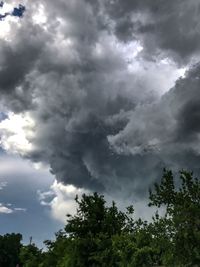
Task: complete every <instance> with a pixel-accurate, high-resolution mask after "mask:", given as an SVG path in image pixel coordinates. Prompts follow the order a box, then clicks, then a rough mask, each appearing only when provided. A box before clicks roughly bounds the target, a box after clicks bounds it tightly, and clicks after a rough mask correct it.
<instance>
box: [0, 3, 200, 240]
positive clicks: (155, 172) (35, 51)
mask: <svg viewBox="0 0 200 267" xmlns="http://www.w3.org/2000/svg"><path fill="white" fill-rule="evenodd" d="M19 4H22V5H24V6H25V7H26V11H25V12H24V15H23V17H18V16H13V15H12V10H13V8H14V7H18V6H19ZM6 12H11V13H9V14H11V15H8V16H6V17H5V18H2V19H1V20H0V94H1V98H0V233H1V234H3V233H6V232H12V231H15V232H16V231H17V232H18V231H19V232H21V233H23V235H24V237H25V241H26V240H28V237H29V236H33V240H34V241H35V242H37V243H38V244H41V242H42V240H44V239H47V238H51V237H52V236H53V234H54V232H55V231H57V230H58V229H59V228H60V227H62V226H63V223H64V222H65V214H66V213H68V212H73V211H74V209H75V207H74V201H73V199H74V196H75V195H76V194H82V193H83V192H87V193H89V192H92V191H98V192H101V193H102V194H104V195H105V196H106V198H107V199H108V200H110V199H115V200H116V201H117V202H118V203H119V206H120V207H124V206H125V205H126V204H127V203H130V202H134V203H136V204H135V205H136V207H137V214H140V215H144V216H145V214H144V213H145V212H144V209H143V207H144V203H146V202H145V201H146V197H147V192H148V188H149V187H150V186H152V184H153V183H154V182H155V181H158V179H159V178H160V176H161V173H162V169H163V168H164V167H167V168H170V169H172V170H174V171H175V172H177V171H178V170H180V169H182V168H184V169H187V170H193V171H194V172H195V173H196V174H198V173H199V172H200V92H199V90H200V64H199V61H200V20H199V15H200V0H190V1H188V0H182V1H180V0H173V1H165V0H154V1H148V0H99V1H98V0H67V1H66V0H56V1H52V0H40V1H39V0H35V1H30V0H24V1H23V2H22V1H21V2H19V1H17V0H16V1H6V2H5V3H4V5H3V6H0V14H1V15H4V14H6Z"/></svg>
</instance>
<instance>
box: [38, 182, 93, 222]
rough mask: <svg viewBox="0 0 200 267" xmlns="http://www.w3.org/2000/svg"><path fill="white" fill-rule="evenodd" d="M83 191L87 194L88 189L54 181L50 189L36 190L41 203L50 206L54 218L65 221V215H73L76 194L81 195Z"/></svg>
mask: <svg viewBox="0 0 200 267" xmlns="http://www.w3.org/2000/svg"><path fill="white" fill-rule="evenodd" d="M84 193H86V194H89V191H88V190H84V189H80V188H76V187H75V186H73V185H63V184H62V183H59V182H57V181H55V182H54V183H53V185H52V186H51V190H50V191H47V192H40V191H38V196H39V200H40V203H41V205H46V206H50V209H51V214H52V217H53V218H54V219H56V220H58V221H60V222H62V223H66V215H67V214H72V215H73V214H75V212H76V209H77V205H76V202H75V197H76V195H78V196H81V195H82V194H84Z"/></svg>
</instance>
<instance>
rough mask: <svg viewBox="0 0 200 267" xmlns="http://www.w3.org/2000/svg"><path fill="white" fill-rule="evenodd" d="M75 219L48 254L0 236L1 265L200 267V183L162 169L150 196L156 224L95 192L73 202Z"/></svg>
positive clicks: (12, 236)
mask: <svg viewBox="0 0 200 267" xmlns="http://www.w3.org/2000/svg"><path fill="white" fill-rule="evenodd" d="M75 201H76V203H77V205H78V208H77V212H76V214H75V215H73V216H72V215H70V214H69V215H67V219H66V225H65V227H64V229H63V230H60V231H59V232H58V233H56V236H55V237H56V238H55V240H54V241H51V240H46V241H45V242H44V243H45V245H46V250H45V251H42V250H40V249H38V248H37V247H36V245H35V244H29V245H22V244H21V239H22V236H21V235H20V234H6V235H4V236H0V266H1V267H15V266H16V264H19V266H24V267H49V266H52V267H88V266H90V267H153V266H154V267H155V266H166V267H168V266H169V267H197V266H200V181H199V179H197V178H194V177H193V174H192V173H190V172H185V171H181V172H180V177H179V179H175V178H174V176H173V174H172V172H171V171H168V170H164V172H163V177H162V179H161V181H160V183H156V184H155V185H154V187H153V189H152V190H150V194H149V206H155V207H156V208H157V212H156V213H155V214H153V216H152V221H150V222H147V221H144V220H142V219H140V218H137V219H136V218H134V208H133V206H130V207H127V209H126V210H125V211H120V210H119V209H118V208H117V206H116V204H115V203H114V202H112V204H111V205H110V206H108V205H107V203H106V201H105V199H104V196H103V195H99V194H98V193H94V194H92V195H85V194H84V195H82V197H81V198H78V196H77V197H76V199H75Z"/></svg>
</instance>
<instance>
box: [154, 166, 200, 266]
mask: <svg viewBox="0 0 200 267" xmlns="http://www.w3.org/2000/svg"><path fill="white" fill-rule="evenodd" d="M179 178H180V179H179V181H180V182H179V185H178V186H175V181H174V177H173V174H172V172H171V171H167V170H164V174H163V177H162V180H161V183H160V185H158V184H155V191H154V193H152V192H151V191H150V206H152V205H155V206H157V207H161V205H164V206H165V208H166V213H165V216H164V218H163V222H164V227H163V230H164V234H165V237H167V238H166V239H165V240H168V243H169V241H170V246H171V247H170V252H171V255H172V257H171V258H170V260H169V263H170V264H171V266H172V262H173V266H199V265H200V181H199V180H198V179H197V178H194V177H193V173H190V172H186V171H181V172H180V177H179ZM159 232H160V231H159ZM166 253H167V251H166Z"/></svg>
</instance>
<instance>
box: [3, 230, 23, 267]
mask: <svg viewBox="0 0 200 267" xmlns="http://www.w3.org/2000/svg"><path fill="white" fill-rule="evenodd" d="M21 240H22V235H21V234H14V233H12V234H6V235H4V236H0V266H1V267H15V266H16V265H17V264H18V263H19V253H20V248H21V246H22V245H21Z"/></svg>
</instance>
